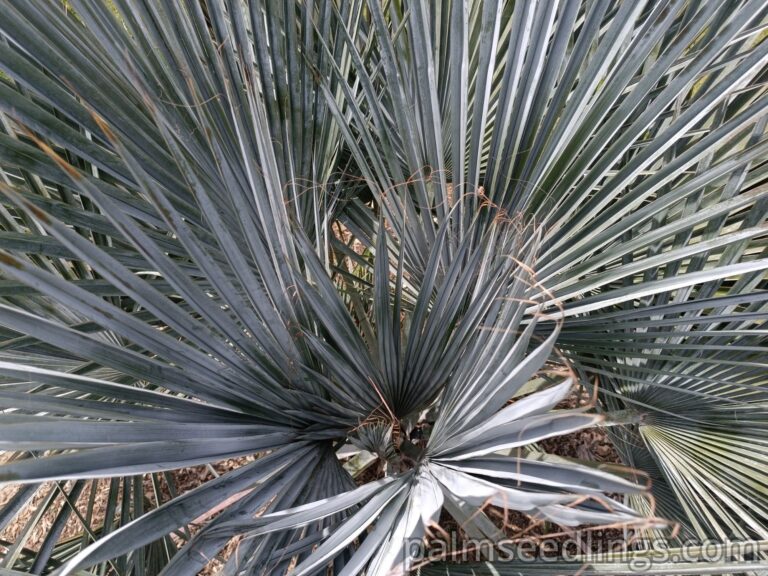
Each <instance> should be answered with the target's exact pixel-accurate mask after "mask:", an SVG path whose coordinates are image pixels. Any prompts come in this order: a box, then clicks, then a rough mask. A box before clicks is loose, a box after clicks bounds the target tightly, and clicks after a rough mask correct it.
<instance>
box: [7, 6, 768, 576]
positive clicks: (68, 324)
mask: <svg viewBox="0 0 768 576" xmlns="http://www.w3.org/2000/svg"><path fill="white" fill-rule="evenodd" d="M70 4H71V8H72V9H73V11H69V6H70ZM765 16H766V9H765V7H764V6H762V3H761V2H757V1H752V2H750V1H744V2H736V3H722V4H720V3H714V2H710V3H698V2H685V1H683V0H670V1H656V2H611V1H608V0H604V1H600V0H598V1H594V2H581V1H568V0H564V1H562V2H549V1H541V2H518V3H512V2H491V1H483V2H480V1H478V2H467V3H464V2H444V3H435V4H433V5H428V4H426V3H418V2H408V3H402V2H384V3H381V2H378V1H371V2H339V3H335V2H331V1H329V2H325V1H322V2H283V3H278V2H259V1H256V0H252V1H249V2H247V3H242V2H240V1H237V0H232V1H229V0H216V1H206V2H197V1H196V0H189V1H185V2H179V3H155V2H139V1H128V0H123V1H119V2H115V3H109V4H102V3H98V2H88V1H72V2H71V3H68V4H67V6H64V7H63V6H62V5H61V4H59V3H58V2H54V1H53V0H47V1H46V0H39V1H37V0H36V1H33V2H27V1H24V2H15V1H12V0H11V1H9V2H6V3H5V5H4V10H3V20H2V21H1V22H0V31H2V34H3V36H2V38H1V39H0V66H2V71H3V72H4V74H5V75H4V76H3V78H2V79H0V106H2V112H3V115H2V119H3V129H2V133H1V134H0V164H1V165H2V166H3V172H2V177H3V180H4V184H3V186H2V190H3V192H4V196H5V197H6V201H5V202H4V204H3V208H2V212H0V218H2V229H3V231H2V232H1V233H0V234H1V235H0V246H2V248H3V249H4V252H3V257H2V259H1V260H0V267H1V268H2V271H3V278H4V280H3V284H2V285H0V290H2V292H1V294H2V297H3V303H2V305H0V324H2V326H3V327H4V334H3V341H2V358H1V359H0V360H1V361H2V362H1V363H0V372H2V374H3V375H4V376H5V377H6V380H5V383H4V384H3V385H2V387H1V388H0V401H1V402H2V404H3V407H5V408H8V409H11V410H10V411H7V413H5V414H3V423H2V429H3V434H2V437H1V438H0V440H2V441H3V442H4V445H5V447H6V448H7V449H13V450H19V451H20V453H19V456H18V457H17V458H15V459H14V460H13V461H12V462H9V463H7V464H6V465H5V466H4V467H3V468H2V469H0V470H2V472H0V473H2V474H3V475H4V476H3V477H4V478H5V479H6V480H9V481H21V482H24V483H25V484H24V485H22V486H20V487H19V488H18V492H17V493H16V495H15V496H14V498H13V500H12V503H11V504H10V505H8V506H6V507H5V508H4V510H3V514H2V516H0V523H3V524H7V523H8V522H10V521H12V520H13V518H14V517H15V516H16V513H17V512H18V511H19V509H20V507H21V506H22V504H23V503H24V502H25V501H26V499H27V498H29V497H31V496H32V495H33V494H34V493H35V491H36V488H35V486H36V484H35V483H38V482H42V481H48V480H59V481H62V480H65V479H69V480H72V481H73V482H72V483H71V484H65V483H64V482H60V483H59V484H57V485H55V488H46V487H42V488H40V489H41V490H51V498H50V500H49V501H50V502H51V506H53V505H54V501H55V502H58V501H59V500H58V499H57V498H58V497H59V496H60V495H62V494H67V495H68V498H69V500H70V501H72V502H74V501H76V500H77V499H78V497H79V495H80V494H82V493H83V491H84V490H85V487H86V485H87V484H89V483H90V484H91V486H92V487H93V488H92V489H93V490H95V484H93V483H94V482H95V481H94V480H90V479H91V478H96V477H115V476H124V479H123V480H117V479H116V480H112V481H111V482H112V485H111V492H110V497H109V508H110V512H109V513H108V515H107V517H106V519H105V520H104V521H103V522H102V523H101V524H100V525H98V526H97V525H95V523H94V520H93V519H92V513H91V512H90V511H89V512H88V513H87V514H86V515H85V517H83V518H82V520H83V521H84V522H83V523H84V525H85V526H86V527H87V529H86V535H85V536H84V537H83V538H82V539H81V540H80V541H79V542H78V544H77V545H75V546H73V547H69V548H66V549H64V548H63V547H61V546H58V547H57V546H56V542H57V540H58V537H59V535H60V533H61V530H62V529H63V525H64V523H65V521H66V519H67V518H68V517H69V516H70V515H71V514H80V512H79V511H77V512H75V511H74V510H73V507H72V506H70V505H69V504H65V505H64V507H63V508H62V511H61V513H60V514H59V518H61V521H57V522H56V524H55V525H54V526H55V527H54V529H52V530H51V531H50V532H49V534H48V536H47V538H46V539H45V541H44V543H43V544H42V547H41V549H40V552H39V553H38V554H37V555H36V558H34V559H31V558H30V555H29V553H28V552H27V551H25V550H24V545H25V544H24V538H21V539H20V540H19V541H18V542H17V543H16V545H15V546H10V548H9V550H8V552H7V553H6V554H5V555H4V557H3V560H2V565H3V567H7V568H13V567H15V568H22V569H25V570H30V571H33V572H35V571H38V572H39V571H40V570H44V569H48V568H49V567H54V566H61V565H62V564H63V563H67V564H66V567H65V568H64V569H63V572H64V573H67V572H69V573H77V571H79V570H82V569H83V568H85V567H88V566H92V565H102V566H104V567H108V569H110V570H113V571H115V572H116V573H118V574H154V573H159V572H160V570H163V573H164V574H190V573H194V571H195V570H197V569H199V568H200V567H202V566H203V565H204V564H206V563H207V562H208V560H209V559H210V558H212V557H213V556H215V555H216V553H217V552H218V551H219V550H220V549H221V548H222V547H223V546H224V545H225V544H226V543H227V542H228V541H229V539H230V538H231V537H234V536H238V535H241V536H245V538H244V539H243V540H242V541H241V543H240V545H239V547H238V550H237V553H236V554H233V556H232V557H231V558H230V561H229V563H228V564H227V565H226V567H225V569H224V571H225V573H233V574H234V573H237V571H238V570H244V571H245V572H244V573H249V574H251V573H253V574H256V573H263V572H264V571H267V572H274V573H280V572H283V571H286V570H287V569H288V568H294V567H295V568H296V570H297V571H298V572H300V573H304V572H306V573H310V572H313V571H316V570H319V569H321V568H322V567H323V566H325V565H326V564H327V563H329V562H333V563H334V567H335V570H336V571H338V572H340V573H345V574H351V573H355V572H357V571H360V570H363V569H367V570H368V572H369V573H382V574H383V573H388V572H389V571H391V570H392V569H404V568H405V567H407V566H406V565H407V561H406V560H405V558H406V556H405V555H404V554H403V551H402V548H403V546H404V544H405V542H406V541H407V539H409V538H419V537H421V535H423V533H424V532H425V530H427V528H428V527H429V525H430V523H431V522H434V521H435V520H436V519H437V515H438V513H439V511H440V509H441V508H442V507H443V506H445V507H446V508H447V509H448V510H449V511H450V512H451V513H452V514H453V515H454V516H456V517H457V520H460V521H461V522H462V523H463V525H464V526H465V527H466V528H467V529H468V530H480V531H481V532H482V529H483V528H484V527H485V528H487V525H486V524H483V518H484V516H483V515H482V514H479V515H477V514H469V513H466V512H464V516H463V517H462V510H464V508H462V506H460V505H459V504H464V505H467V504H468V505H470V506H473V507H482V506H483V505H485V504H487V503H488V502H494V503H495V504H499V505H509V506H511V507H514V508H517V509H521V510H525V511H528V512H530V513H532V514H535V515H537V516H539V517H546V518H549V519H551V520H554V521H556V522H558V523H560V524H564V525H569V524H573V523H578V522H579V521H592V522H597V523H602V522H607V521H635V520H636V519H637V517H636V516H635V514H634V513H632V512H631V510H630V509H629V508H626V507H624V506H623V505H622V504H619V503H617V502H610V503H609V502H607V501H606V500H605V499H604V498H603V497H601V496H600V494H601V493H602V492H612V493H613V492H630V493H632V492H637V490H638V489H637V487H636V485H634V484H633V483H631V482H628V481H625V480H622V479H619V478H617V477H614V476H609V475H607V474H605V473H603V472H600V471H596V470H594V469H586V468H573V467H564V466H558V465H554V464H549V465H543V464H536V463H535V461H531V460H527V459H525V458H520V457H512V456H505V457H501V456H499V455H498V454H495V453H497V452H498V451H500V450H503V449H504V450H509V449H517V448H518V447H519V446H520V445H521V444H522V443H529V442H534V441H536V440H537V439H539V438H544V437H547V436H550V435H552V434H557V433H563V432H567V431H570V430H574V429H578V428H580V427H583V426H587V425H590V424H593V423H596V422H598V421H599V420H601V419H602V418H603V415H601V414H596V413H594V412H591V413H588V412H575V413H574V412H570V411H565V412H561V411H554V412H548V410H549V409H550V408H552V407H554V406H555V405H556V404H557V402H558V401H559V400H560V399H561V398H562V397H564V396H565V395H566V394H567V393H568V389H569V388H570V385H571V383H570V381H569V380H568V378H569V375H568V374H566V373H564V372H563V368H564V366H565V365H566V364H565V361H564V358H567V360H568V362H570V363H571V364H573V366H574V368H575V371H576V372H575V373H576V374H577V375H580V376H583V378H582V381H583V382H584V383H589V384H591V383H593V382H597V385H598V390H599V392H600V394H601V399H602V406H603V408H604V409H605V410H607V411H608V412H611V413H615V412H616V411H620V413H621V414H626V413H627V412H629V413H630V415H631V416H632V417H631V418H629V419H628V422H630V424H627V425H626V426H624V427H617V428H616V430H617V432H616V437H617V445H618V447H619V448H620V451H621V452H622V454H623V455H624V457H625V458H626V459H627V463H628V464H633V465H639V464H641V463H642V462H646V461H648V462H653V463H655V464H656V466H657V468H656V472H657V473H658V477H659V481H660V482H658V484H659V488H657V492H656V493H657V495H658V496H659V502H660V504H661V506H660V510H661V511H662V512H663V513H664V514H666V515H667V516H668V517H671V518H672V519H673V520H675V521H678V522H681V523H682V524H683V527H684V530H686V531H687V533H690V534H695V535H697V536H698V537H700V538H704V537H712V536H715V537H718V538H724V537H729V536H738V537H751V538H762V539H765V538H766V536H765V534H764V532H765V529H764V526H765V520H766V518H765V516H766V506H765V501H766V498H765V486H766V482H765V480H766V478H765V472H764V469H765V464H766V460H768V453H767V452H766V450H765V449H764V448H765V446H764V444H765V438H764V433H763V432H762V429H763V428H764V424H765V410H764V408H765V397H764V394H765V377H764V374H765V364H764V360H763V359H762V358H761V346H762V345H763V344H764V333H763V332H764V331H763V330H762V326H763V323H764V319H765V314H766V308H765V306H766V304H765V300H766V292H765V291H764V288H765V286H764V280H763V278H764V276H763V271H764V270H765V268H766V267H768V266H766V259H765V257H764V252H765V228H764V220H765V215H766V210H767V209H768V200H767V199H766V190H765V166H766V164H765V158H766V150H768V149H767V148H766V146H767V144H766V138H765V122H766V120H765V118H766V116H765V110H766V107H768V98H766V94H765V92H766V91H765V86H764V82H765V70H764V66H765V63H766V60H767V59H768V43H766V42H763V41H762V38H763V36H764V34H763V32H764V27H765ZM340 228H341V229H342V231H341V233H334V231H338V230H339V229H340ZM561 324H562V327H561ZM548 362H549V363H548ZM542 368H543V370H542ZM537 373H538V374H539V376H540V377H541V378H542V381H543V382H544V383H545V384H547V383H549V384H554V386H553V387H550V388H546V389H544V390H543V391H541V392H539V393H538V394H535V395H532V396H528V397H526V398H525V399H523V400H518V401H516V402H514V403H512V404H510V405H509V406H507V407H505V405H506V403H507V401H508V400H509V399H510V398H513V397H514V396H515V394H516V393H519V392H520V391H521V387H522V386H523V385H524V384H525V383H526V382H527V381H528V380H529V379H530V378H531V377H533V376H534V374H537ZM561 381H564V382H561ZM430 407H433V408H435V409H436V412H437V416H436V418H433V417H431V416H428V417H426V420H424V418H421V417H420V416H421V414H422V413H423V412H424V411H425V410H427V409H428V408H430ZM433 411H435V410H433ZM638 413H640V414H638ZM612 417H615V416H612ZM414 422H417V423H418V425H419V426H422V427H426V429H427V431H428V432H429V433H428V440H426V441H425V442H423V443H421V444H419V443H418V442H416V443H413V442H411V441H410V439H409V438H408V432H409V429H408V428H409V427H410V426H412V425H413V423H414ZM638 422H639V424H638ZM378 430H383V431H384V432H385V433H384V434H378V433H377V431H378ZM372 438H384V439H388V440H389V442H390V443H391V445H389V444H388V445H385V446H374V445H371V446H370V447H371V448H373V449H374V450H375V449H377V448H378V449H379V450H380V452H381V455H382V457H383V458H385V459H387V458H388V459H389V462H388V467H389V472H390V475H388V476H387V477H386V478H384V479H382V480H380V481H377V482H374V483H371V484H367V485H364V486H362V487H360V488H355V485H354V483H353V482H352V480H351V479H350V477H349V475H348V474H347V473H346V472H345V471H344V469H343V468H342V467H341V465H340V464H339V462H338V460H337V459H336V457H335V455H334V450H335V449H336V448H338V446H339V445H340V444H341V443H343V442H344V441H345V439H349V440H351V441H355V442H358V443H361V442H363V443H364V442H369V444H370V443H372V440H371V439H372ZM686 438H687V439H688V440H687V441H686V440H684V439H686ZM746 450H749V451H750V457H751V461H750V462H748V463H742V464H741V465H740V466H739V467H735V466H734V465H733V463H734V462H739V461H741V458H742V456H743V454H744V452H745V451H746ZM21 451H23V452H21ZM252 453H260V454H262V456H261V457H260V458H258V459H257V460H255V461H253V462H251V463H249V464H247V465H245V466H243V467H242V468H240V469H238V470H235V471H233V472H230V473H228V474H226V475H223V476H221V477H219V478H217V479H215V480H212V481H210V482H208V483H206V484H204V485H202V486H200V487H199V488H197V489H195V490H193V491H192V492H189V493H186V494H184V495H182V496H175V495H173V494H172V496H175V497H173V498H172V499H171V500H170V501H168V502H166V503H165V504H164V505H163V506H161V507H159V508H156V509H154V510H152V511H147V510H146V509H145V508H146V504H145V503H144V491H145V490H148V489H147V488H146V486H147V483H142V482H141V481H138V480H137V479H136V477H135V476H134V475H137V474H151V475H153V476H150V477H149V478H153V479H154V483H152V481H150V482H149V484H148V485H150V486H152V487H153V490H151V491H154V493H155V494H154V496H155V498H157V499H159V496H158V494H159V493H160V490H159V489H158V486H159V482H160V477H161V476H162V475H163V474H164V472H163V471H167V470H172V469H174V468H178V467H182V466H190V465H194V464H199V463H205V462H210V461H214V460H217V459H222V458H226V457H230V456H237V455H243V454H252ZM648 457H650V458H651V459H650V460H649V459H648ZM689 478H693V480H689ZM30 483H31V484H30ZM585 495H586V496H589V497H590V498H588V499H586V500H585V499H584V498H583V496H585ZM705 500H706V502H705ZM630 502H632V503H633V504H634V505H635V506H636V507H638V508H640V509H642V508H641V507H642V506H643V502H644V501H643V500H642V498H641V497H640V496H634V497H631V498H630ZM221 503H226V504H227V506H226V507H225V508H224V510H223V511H221V512H220V513H218V515H216V516H215V518H213V519H210V518H208V517H207V516H206V514H207V513H208V512H210V511H211V510H212V509H216V507H217V506H218V505H220V504H221ZM297 507H298V508H297ZM200 518H204V519H205V520H206V522H205V525H204V526H203V527H202V528H200V529H199V530H198V531H197V532H196V533H195V534H194V535H191V534H190V533H189V532H187V531H186V530H185V529H184V528H183V527H184V526H186V525H187V524H189V523H192V522H195V521H196V520H198V519H200ZM33 520H34V519H33ZM33 525H34V521H32V522H30V523H29V524H28V526H29V528H30V530H31V528H32V527H33ZM179 529H181V530H182V532H180V533H179V534H180V536H181V537H182V539H183V540H189V542H188V543H187V544H186V546H185V547H183V548H181V549H180V550H177V543H178V538H170V537H168V535H169V534H170V533H171V532H172V531H176V530H179ZM28 534H29V532H27V535H28ZM363 534H367V535H366V537H365V538H364V539H363V538H362V535H363ZM666 568H667V567H666V566H665V569H666ZM724 570H727V567H726V568H724Z"/></svg>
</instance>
